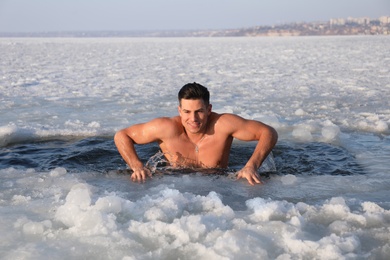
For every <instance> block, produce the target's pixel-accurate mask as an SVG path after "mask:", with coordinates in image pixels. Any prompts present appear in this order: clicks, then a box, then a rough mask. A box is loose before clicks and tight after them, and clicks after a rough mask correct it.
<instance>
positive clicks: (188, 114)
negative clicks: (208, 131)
mask: <svg viewBox="0 0 390 260" xmlns="http://www.w3.org/2000/svg"><path fill="white" fill-rule="evenodd" d="M180 103H181V104H180V105H179V108H178V110H179V114H180V117H181V123H182V124H183V126H184V128H185V129H186V131H187V132H188V133H192V134H197V133H203V131H205V128H206V125H207V118H208V116H209V115H210V114H211V105H208V106H206V105H205V104H204V102H203V100H202V99H182V100H181V102H180Z"/></svg>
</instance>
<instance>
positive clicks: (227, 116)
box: [212, 112, 243, 122]
mask: <svg viewBox="0 0 390 260" xmlns="http://www.w3.org/2000/svg"><path fill="white" fill-rule="evenodd" d="M212 116H213V118H214V120H215V121H216V122H231V121H232V120H240V119H243V118H242V117H240V116H238V115H235V114H231V113H220V114H219V113H215V112H213V114H212Z"/></svg>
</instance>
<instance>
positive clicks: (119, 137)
mask: <svg viewBox="0 0 390 260" xmlns="http://www.w3.org/2000/svg"><path fill="white" fill-rule="evenodd" d="M125 136H126V133H125V131H124V130H123V129H122V130H119V131H118V132H116V133H115V135H114V142H115V145H116V146H118V144H119V143H121V142H122V140H123V138H124V137H125Z"/></svg>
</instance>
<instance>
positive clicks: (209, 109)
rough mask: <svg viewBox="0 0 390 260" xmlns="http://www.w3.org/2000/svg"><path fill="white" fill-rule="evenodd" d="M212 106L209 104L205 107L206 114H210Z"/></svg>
mask: <svg viewBox="0 0 390 260" xmlns="http://www.w3.org/2000/svg"><path fill="white" fill-rule="evenodd" d="M212 108H213V105H211V104H210V105H209V107H208V108H207V114H208V115H210V114H211V109H212Z"/></svg>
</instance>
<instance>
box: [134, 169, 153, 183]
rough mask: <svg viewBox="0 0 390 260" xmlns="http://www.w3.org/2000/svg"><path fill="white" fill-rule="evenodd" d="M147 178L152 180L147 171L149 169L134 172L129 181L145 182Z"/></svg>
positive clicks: (150, 174)
mask: <svg viewBox="0 0 390 260" xmlns="http://www.w3.org/2000/svg"><path fill="white" fill-rule="evenodd" d="M147 177H150V178H152V173H151V172H150V171H149V169H143V170H138V171H134V172H133V174H132V175H131V180H132V181H134V182H135V181H138V182H141V181H142V182H145V181H146V178H147Z"/></svg>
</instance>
